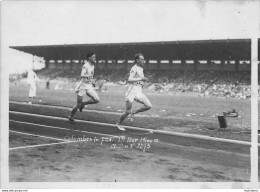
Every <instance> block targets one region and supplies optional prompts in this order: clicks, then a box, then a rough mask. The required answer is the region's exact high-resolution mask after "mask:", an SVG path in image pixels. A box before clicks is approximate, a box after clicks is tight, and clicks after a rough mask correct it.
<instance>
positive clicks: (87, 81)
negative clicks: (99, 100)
mask: <svg viewBox="0 0 260 192" xmlns="http://www.w3.org/2000/svg"><path fill="white" fill-rule="evenodd" d="M92 79H93V76H89V77H84V78H83V80H82V82H83V83H92Z"/></svg>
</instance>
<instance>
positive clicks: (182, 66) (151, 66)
mask: <svg viewBox="0 0 260 192" xmlns="http://www.w3.org/2000/svg"><path fill="white" fill-rule="evenodd" d="M47 63H48V65H46V68H49V69H81V68H82V66H83V63H82V62H75V61H70V62H65V61H62V62H57V61H52V62H49V61H48V62H47ZM133 65H134V64H133V63H132V62H131V63H129V62H122V63H118V62H117V61H116V62H109V63H108V62H103V63H100V62H98V63H97V64H96V68H98V69H101V70H105V69H108V70H111V69H115V70H127V71H129V70H130V69H131V68H132V66H133ZM144 70H147V71H155V70H162V71H166V70H180V71H187V70H188V71H230V72H231V71H233V72H235V71H250V70H251V64H250V63H239V61H236V63H226V62H224V61H221V63H212V62H210V61H207V63H200V62H198V61H194V63H186V62H185V61H182V62H181V63H173V62H172V61H169V62H168V63H162V62H161V61H157V62H156V63H154V62H153V63H146V64H145V66H144ZM258 70H259V71H260V69H259V67H258Z"/></svg>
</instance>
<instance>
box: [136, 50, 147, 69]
mask: <svg viewBox="0 0 260 192" xmlns="http://www.w3.org/2000/svg"><path fill="white" fill-rule="evenodd" d="M134 59H135V62H136V63H137V64H138V65H140V66H141V67H143V66H144V62H145V61H144V56H143V54H142V53H137V54H135V57H134Z"/></svg>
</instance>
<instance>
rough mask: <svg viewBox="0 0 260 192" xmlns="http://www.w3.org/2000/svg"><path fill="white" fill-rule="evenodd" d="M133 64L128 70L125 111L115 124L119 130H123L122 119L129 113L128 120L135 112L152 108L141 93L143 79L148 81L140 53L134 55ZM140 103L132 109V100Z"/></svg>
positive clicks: (131, 118)
mask: <svg viewBox="0 0 260 192" xmlns="http://www.w3.org/2000/svg"><path fill="white" fill-rule="evenodd" d="M134 60H135V65H134V66H133V67H132V69H131V71H130V76H129V78H128V81H129V83H130V86H129V88H128V90H127V92H126V95H125V96H126V111H125V113H124V114H122V115H121V117H120V120H119V122H118V123H117V124H116V126H117V128H118V129H119V130H122V131H125V128H123V126H122V125H121V124H122V122H123V121H124V119H125V118H126V117H127V116H128V115H129V114H130V121H132V120H133V117H134V115H135V114H137V113H140V112H144V111H147V110H149V109H151V108H152V104H151V103H150V101H149V99H148V98H147V97H146V96H145V95H144V94H143V92H142V87H143V84H144V82H145V81H148V78H147V77H144V73H143V67H144V62H145V61H144V56H143V54H141V53H137V54H136V55H135V56H134ZM134 100H135V101H137V102H139V103H142V104H143V106H142V107H141V108H138V109H136V110H132V103H133V101H134Z"/></svg>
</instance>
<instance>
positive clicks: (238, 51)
mask: <svg viewBox="0 0 260 192" xmlns="http://www.w3.org/2000/svg"><path fill="white" fill-rule="evenodd" d="M259 41H260V40H259V39H258V55H259V52H260V49H259ZM250 46H251V40H250V39H226V40H196V41H164V42H133V43H98V44H69V45H66V44H65V45H37V46H10V48H12V49H16V50H19V51H23V52H26V53H29V54H32V55H35V56H39V57H44V58H45V59H66V60H69V59H85V58H86V53H87V52H94V53H96V55H97V58H98V59H99V60H105V59H108V60H121V59H122V60H123V59H127V60H132V59H133V55H134V54H135V53H137V52H140V53H143V54H144V56H145V59H149V60H163V59H165V60H166V59H176V60H177V59H200V60H203V59H205V60H206V59H216V60H217V59H229V60H235V59H239V60H250V57H251V55H250V54H251V51H250V49H251V47H250Z"/></svg>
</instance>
